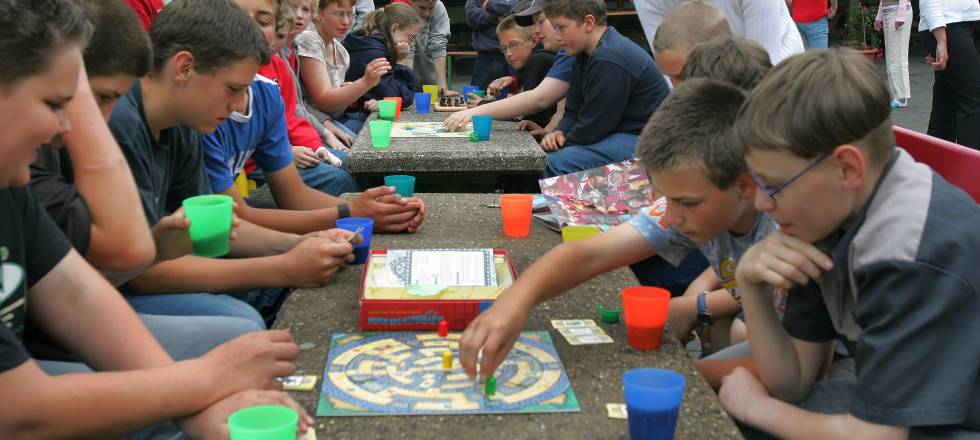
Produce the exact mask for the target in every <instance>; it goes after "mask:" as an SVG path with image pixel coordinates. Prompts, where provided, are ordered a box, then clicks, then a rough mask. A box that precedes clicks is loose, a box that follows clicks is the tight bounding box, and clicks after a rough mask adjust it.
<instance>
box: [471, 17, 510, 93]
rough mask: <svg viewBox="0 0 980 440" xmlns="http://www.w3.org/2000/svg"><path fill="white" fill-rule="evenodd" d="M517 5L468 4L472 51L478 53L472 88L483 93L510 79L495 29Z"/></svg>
mask: <svg viewBox="0 0 980 440" xmlns="http://www.w3.org/2000/svg"><path fill="white" fill-rule="evenodd" d="M516 3H517V1H516V0H466V5H465V6H464V11H465V12H466V24H468V25H469V26H470V29H473V48H474V49H476V65H474V66H473V78H472V80H471V81H470V84H471V85H474V86H477V87H479V88H480V90H484V89H486V88H487V86H488V85H490V82H491V81H493V80H495V79H497V78H500V77H502V76H507V75H510V69H508V68H507V63H506V62H505V61H504V56H503V54H502V53H500V50H499V48H500V41H499V40H497V33H496V27H497V23H499V22H500V20H501V19H503V17H504V16H505V15H507V13H508V12H510V11H511V9H513V8H514V5H515V4H516Z"/></svg>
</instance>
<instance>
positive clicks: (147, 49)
mask: <svg viewBox="0 0 980 440" xmlns="http://www.w3.org/2000/svg"><path fill="white" fill-rule="evenodd" d="M85 17H87V18H88V21H89V22H91V23H92V25H93V26H94V27H95V30H94V31H93V32H92V38H91V39H90V40H89V42H88V47H86V48H85V52H84V54H83V56H84V58H85V70H86V71H87V72H88V76H89V77H93V76H113V75H130V76H135V77H137V78H139V77H142V76H145V75H146V74H147V73H149V72H150V66H151V65H152V63H153V49H152V47H151V46H150V37H149V36H147V35H146V31H144V30H143V24H142V23H141V22H140V20H139V18H138V17H136V13H135V12H133V9H132V8H130V7H129V6H127V5H126V4H125V3H123V2H120V1H119V0H87V1H86V2H85Z"/></svg>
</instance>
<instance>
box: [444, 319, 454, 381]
mask: <svg viewBox="0 0 980 440" xmlns="http://www.w3.org/2000/svg"><path fill="white" fill-rule="evenodd" d="M442 322H446V321H442ZM442 369H443V370H446V371H450V370H452V369H453V352H451V351H449V350H446V351H444V352H442Z"/></svg>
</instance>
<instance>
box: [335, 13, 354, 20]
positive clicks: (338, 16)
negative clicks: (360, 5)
mask: <svg viewBox="0 0 980 440" xmlns="http://www.w3.org/2000/svg"><path fill="white" fill-rule="evenodd" d="M330 15H333V17H334V18H336V19H337V20H343V19H345V18H350V19H353V18H354V13H353V12H331V13H330Z"/></svg>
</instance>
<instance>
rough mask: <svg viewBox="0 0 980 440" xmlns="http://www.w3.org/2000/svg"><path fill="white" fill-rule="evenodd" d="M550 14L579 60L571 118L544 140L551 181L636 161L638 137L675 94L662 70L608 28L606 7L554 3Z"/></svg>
mask: <svg viewBox="0 0 980 440" xmlns="http://www.w3.org/2000/svg"><path fill="white" fill-rule="evenodd" d="M544 11H545V15H546V16H547V17H548V21H550V22H551V25H552V26H554V28H555V33H556V34H557V36H558V41H559V43H561V45H562V48H563V49H565V53H566V54H568V55H569V56H574V57H575V61H574V66H573V68H572V77H571V81H570V82H569V84H570V88H569V90H568V97H567V98H566V99H565V115H564V116H563V117H562V120H561V122H559V123H558V127H557V128H556V129H555V131H553V132H551V133H548V134H547V135H545V137H544V138H543V139H541V148H542V149H544V150H545V151H546V152H548V157H547V161H548V163H547V167H546V169H545V177H551V176H559V175H564V174H569V173H574V172H576V171H582V170H586V169H589V168H594V167H597V166H602V165H606V164H610V163H614V162H620V161H623V160H627V159H631V158H632V157H633V152H634V150H635V148H636V136H637V135H638V134H639V133H640V130H641V129H642V128H643V124H644V123H645V122H646V120H647V118H649V117H650V114H652V113H653V112H654V110H656V109H657V107H658V106H659V105H660V102H661V101H663V99H664V98H665V97H666V96H667V93H668V91H669V90H668V88H667V84H666V83H665V82H664V79H663V77H662V76H661V75H660V71H659V70H658V69H657V65H656V64H654V62H653V60H651V59H650V57H649V56H648V55H647V54H646V53H645V52H644V51H643V49H642V48H640V46H638V45H636V43H633V42H632V41H630V40H629V39H628V38H626V37H624V36H622V35H621V34H620V33H619V32H618V31H616V29H615V28H613V27H608V26H606V4H605V3H604V2H602V1H600V0H580V1H579V0H576V1H572V0H554V1H550V2H548V3H546V4H545V9H544ZM598 84H602V85H603V86H602V87H597V85H598Z"/></svg>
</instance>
